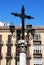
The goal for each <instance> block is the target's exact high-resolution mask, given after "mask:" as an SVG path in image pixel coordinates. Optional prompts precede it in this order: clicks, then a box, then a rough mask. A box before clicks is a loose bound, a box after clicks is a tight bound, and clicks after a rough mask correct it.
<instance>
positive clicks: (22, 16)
mask: <svg viewBox="0 0 44 65" xmlns="http://www.w3.org/2000/svg"><path fill="white" fill-rule="evenodd" d="M24 12H25V9H24V6H22V10H21V14H18V13H11V14H12V15H14V16H18V17H20V18H21V20H22V39H24V29H25V25H24V20H25V18H27V19H34V18H33V17H31V16H27V15H25V13H24Z"/></svg>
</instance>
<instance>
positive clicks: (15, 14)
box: [11, 13, 21, 17]
mask: <svg viewBox="0 0 44 65" xmlns="http://www.w3.org/2000/svg"><path fill="white" fill-rule="evenodd" d="M11 14H12V15H14V16H19V17H21V14H17V13H11Z"/></svg>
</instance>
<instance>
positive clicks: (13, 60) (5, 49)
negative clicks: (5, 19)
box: [0, 27, 44, 65]
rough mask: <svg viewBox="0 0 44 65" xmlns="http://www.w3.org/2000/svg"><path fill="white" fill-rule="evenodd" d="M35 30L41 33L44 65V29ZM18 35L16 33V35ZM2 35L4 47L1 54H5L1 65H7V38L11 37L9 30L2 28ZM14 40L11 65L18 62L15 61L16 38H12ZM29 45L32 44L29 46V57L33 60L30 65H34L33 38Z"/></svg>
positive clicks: (0, 31) (0, 32)
mask: <svg viewBox="0 0 44 65" xmlns="http://www.w3.org/2000/svg"><path fill="white" fill-rule="evenodd" d="M34 28H35V30H36V31H35V33H39V34H40V35H41V49H42V65H44V27H34ZM14 34H16V33H14ZM0 35H2V40H3V46H2V51H1V53H2V54H3V58H2V60H1V65H6V53H7V45H6V44H7V40H8V39H7V38H8V35H11V33H10V31H9V28H6V27H2V28H0ZM12 40H13V46H11V50H12V51H11V54H12V57H13V58H12V59H11V65H15V63H16V61H15V59H14V57H15V54H16V46H15V44H16V37H12ZM29 43H30V44H31V45H30V46H29V55H30V57H31V59H29V61H30V62H29V65H34V57H33V38H32V37H31V39H29Z"/></svg>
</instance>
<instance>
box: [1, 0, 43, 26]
mask: <svg viewBox="0 0 44 65" xmlns="http://www.w3.org/2000/svg"><path fill="white" fill-rule="evenodd" d="M22 5H24V8H25V14H26V15H31V16H32V17H34V19H30V20H29V19H25V25H27V24H32V25H33V26H44V0H0V21H2V22H4V23H8V22H11V23H13V25H15V26H20V25H21V18H19V17H15V16H13V15H11V12H13V13H14V12H15V13H21V9H22Z"/></svg>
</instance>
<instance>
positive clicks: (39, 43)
mask: <svg viewBox="0 0 44 65" xmlns="http://www.w3.org/2000/svg"><path fill="white" fill-rule="evenodd" d="M33 44H34V45H41V41H36V40H34V41H33Z"/></svg>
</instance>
